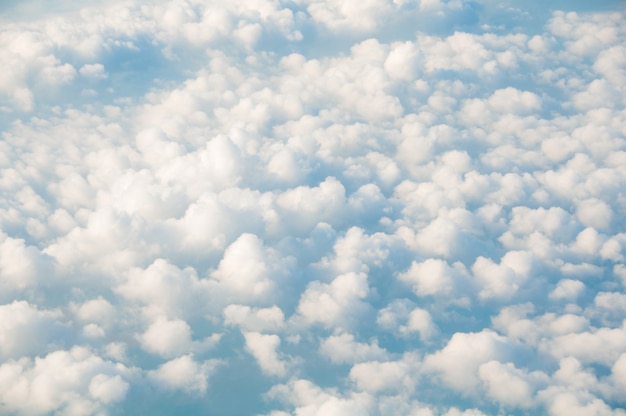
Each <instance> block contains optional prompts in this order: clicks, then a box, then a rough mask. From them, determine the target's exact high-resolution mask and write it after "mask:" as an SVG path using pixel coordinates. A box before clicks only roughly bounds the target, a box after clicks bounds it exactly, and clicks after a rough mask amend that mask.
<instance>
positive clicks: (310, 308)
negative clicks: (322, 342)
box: [298, 272, 369, 329]
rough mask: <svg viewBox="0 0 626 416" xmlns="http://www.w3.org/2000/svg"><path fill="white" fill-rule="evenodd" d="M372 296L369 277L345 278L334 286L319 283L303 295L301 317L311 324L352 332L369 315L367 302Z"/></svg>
mask: <svg viewBox="0 0 626 416" xmlns="http://www.w3.org/2000/svg"><path fill="white" fill-rule="evenodd" d="M368 293H369V285H368V283H367V275H366V274H365V273H358V274H357V273H354V272H351V273H346V274H342V275H339V276H337V277H335V278H334V279H333V281H332V282H330V283H321V282H319V281H315V282H313V283H311V284H310V285H309V286H308V287H307V289H306V290H305V291H304V293H303V294H302V296H301V298H300V303H299V304H298V314H299V316H300V317H301V318H302V319H303V320H304V322H306V323H308V324H314V323H320V324H322V325H324V326H325V327H330V328H333V327H336V328H345V329H348V328H349V327H350V326H352V325H354V324H356V323H357V322H358V320H359V319H360V318H361V316H362V315H363V314H364V313H366V312H367V310H368V305H367V304H366V303H365V302H364V301H363V299H364V298H365V297H366V296H367V295H368Z"/></svg>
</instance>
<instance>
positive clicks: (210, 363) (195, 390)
mask: <svg viewBox="0 0 626 416" xmlns="http://www.w3.org/2000/svg"><path fill="white" fill-rule="evenodd" d="M220 364H221V363H220V362H219V361H217V360H207V361H204V362H198V361H196V360H194V358H193V356H191V355H183V356H181V357H178V358H174V359H173V360H170V361H168V362H166V363H164V364H163V365H161V366H160V367H159V368H157V369H156V370H151V371H149V372H148V377H149V378H150V379H151V380H152V381H153V382H154V383H155V384H156V385H157V386H159V387H161V388H163V389H166V390H182V391H184V392H186V393H190V394H204V393H206V391H207V389H208V388H209V381H208V379H209V377H210V376H211V375H213V373H214V372H215V371H216V369H217V367H218V366H219V365H220Z"/></svg>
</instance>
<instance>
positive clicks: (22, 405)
mask: <svg viewBox="0 0 626 416" xmlns="http://www.w3.org/2000/svg"><path fill="white" fill-rule="evenodd" d="M134 373H135V369H131V368H127V367H125V366H123V365H121V364H116V363H114V362H111V361H105V360H103V359H102V358H100V357H99V356H97V355H95V354H93V353H92V352H91V351H89V350H88V349H86V348H82V347H73V348H72V349H71V350H68V351H65V350H59V351H55V352H51V353H50V354H48V355H46V356H45V357H41V358H37V359H36V360H34V361H33V360H30V359H20V360H18V361H13V360H11V361H7V362H4V363H3V364H2V365H0V386H1V388H0V391H2V394H1V395H2V405H0V408H1V409H3V411H7V412H10V413H25V414H48V413H52V412H60V413H65V414H86V413H92V414H93V413H99V412H103V413H104V412H106V411H107V408H108V407H109V406H111V405H113V404H115V403H117V402H120V401H121V400H123V399H124V398H125V397H126V395H127V393H128V390H129V387H130V383H129V382H130V381H131V380H132V379H133V378H134V377H135V376H134Z"/></svg>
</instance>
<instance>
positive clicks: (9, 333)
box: [0, 301, 69, 360]
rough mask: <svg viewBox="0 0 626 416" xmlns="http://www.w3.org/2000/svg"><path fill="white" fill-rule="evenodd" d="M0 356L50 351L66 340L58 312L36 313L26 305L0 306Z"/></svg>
mask: <svg viewBox="0 0 626 416" xmlns="http://www.w3.org/2000/svg"><path fill="white" fill-rule="evenodd" d="M0 318H1V319H0V321H2V325H1V326H0V341H1V342H0V354H1V355H2V357H3V359H5V360H6V359H8V358H16V359H17V358H19V357H22V356H27V355H30V354H34V353H37V352H41V351H42V350H43V351H45V350H47V349H50V348H51V347H52V345H54V343H55V342H60V341H62V339H63V338H64V337H65V336H67V333H68V329H69V328H68V327H67V325H66V324H65V323H64V322H63V315H62V313H61V311H60V310H58V309H56V310H54V309H53V310H39V308H37V306H33V305H31V304H29V303H28V302H26V301H14V302H13V303H10V304H6V305H1V306H0Z"/></svg>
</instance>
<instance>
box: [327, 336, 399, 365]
mask: <svg viewBox="0 0 626 416" xmlns="http://www.w3.org/2000/svg"><path fill="white" fill-rule="evenodd" d="M319 351H320V353H322V354H323V355H325V356H327V357H328V358H329V359H330V361H331V362H333V363H356V362H362V361H370V360H376V359H384V358H386V357H387V351H385V350H384V349H383V348H380V347H379V346H378V341H377V340H376V339H374V340H373V341H372V342H371V343H369V344H368V343H363V342H357V341H355V339H354V335H352V334H348V333H342V334H340V335H331V336H330V337H328V338H326V339H325V340H323V341H322V342H321V343H320V348H319Z"/></svg>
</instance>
